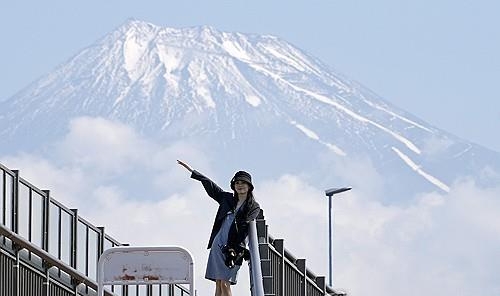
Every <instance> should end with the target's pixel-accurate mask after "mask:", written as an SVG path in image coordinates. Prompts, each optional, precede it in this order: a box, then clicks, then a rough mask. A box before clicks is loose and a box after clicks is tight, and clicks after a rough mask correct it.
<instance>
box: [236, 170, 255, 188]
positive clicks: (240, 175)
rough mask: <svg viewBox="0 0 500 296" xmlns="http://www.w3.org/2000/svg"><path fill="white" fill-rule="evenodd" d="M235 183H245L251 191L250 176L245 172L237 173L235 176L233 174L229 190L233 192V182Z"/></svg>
mask: <svg viewBox="0 0 500 296" xmlns="http://www.w3.org/2000/svg"><path fill="white" fill-rule="evenodd" d="M236 181H245V182H247V183H248V185H249V186H250V190H249V191H252V190H253V184H252V176H250V174H249V173H247V172H245V171H237V172H236V174H234V177H233V178H232V179H231V189H233V190H234V182H236Z"/></svg>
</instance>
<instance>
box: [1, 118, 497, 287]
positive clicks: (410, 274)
mask: <svg viewBox="0 0 500 296" xmlns="http://www.w3.org/2000/svg"><path fill="white" fill-rule="evenodd" d="M51 151H52V152H53V154H51V155H28V154H19V155H10V156H4V157H2V159H1V160H0V162H1V163H2V164H4V165H6V166H7V167H9V168H15V169H20V172H21V176H22V177H23V178H25V179H27V180H28V181H30V182H31V183H33V184H35V185H37V186H38V187H40V188H42V189H50V190H51V192H52V196H53V197H54V198H55V199H57V200H58V201H60V202H62V203H63V204H65V205H66V206H68V207H75V208H79V210H80V211H79V213H80V215H82V216H83V217H84V218H86V219H87V220H89V221H91V222H92V223H93V224H94V225H98V226H101V225H102V226H105V227H106V231H107V232H108V233H109V234H110V235H111V236H113V237H114V238H116V239H117V240H119V241H121V242H125V243H130V244H132V245H181V246H184V247H186V248H188V249H189V250H190V251H191V252H192V253H193V254H194V257H195V262H196V274H197V289H198V290H199V293H200V295H201V294H203V295H209V294H211V293H213V284H212V283H211V282H209V281H207V280H205V279H204V278H203V276H204V272H205V263H206V258H207V255H208V251H207V250H206V244H207V240H208V236H209V233H210V229H211V226H212V222H213V217H214V214H215V211H216V209H217V204H216V203H215V202H214V201H212V200H211V199H210V198H209V197H207V196H206V194H205V192H204V190H203V188H202V186H201V184H200V183H199V182H197V181H195V180H191V179H189V173H188V172H187V171H185V170H184V169H183V168H181V167H180V166H178V165H177V164H176V159H183V160H185V161H187V162H188V163H189V164H191V165H192V166H193V167H195V168H196V169H198V170H199V171H201V172H203V173H205V174H206V175H207V176H210V177H212V178H213V180H214V181H216V182H217V183H218V184H219V185H220V186H221V187H223V188H226V189H229V188H228V182H229V179H228V178H230V176H232V174H233V173H234V172H229V171H227V172H226V171H223V170H224V168H221V167H218V165H217V160H211V159H206V158H205V156H204V153H203V152H202V150H201V149H200V147H198V146H197V145H196V143H189V142H176V143H170V144H169V145H168V146H166V147H165V145H160V144H158V143H155V142H153V141H150V140H148V139H146V138H143V137H142V136H140V135H139V134H138V133H137V132H135V131H134V130H133V129H131V128H129V127H127V126H125V125H123V124H120V123H116V122H112V121H109V120H105V119H102V118H89V117H82V118H77V119H75V120H73V121H72V123H71V124H70V126H69V132H68V134H67V135H66V137H65V138H63V139H61V141H59V142H57V143H54V149H52V150H51ZM336 167H337V169H339V170H341V171H342V174H343V176H345V178H346V179H347V180H352V182H353V183H351V184H352V185H353V187H354V190H352V191H349V192H346V193H342V195H339V196H335V198H334V200H333V209H332V210H333V213H334V233H333V249H334V252H333V261H334V264H333V279H334V280H333V282H334V286H335V287H337V288H342V289H343V290H346V291H347V292H348V293H349V294H350V295H354V296H356V295H384V296H385V295H422V294H425V295H450V296H451V295H469V294H473V293H480V294H481V295H499V294H500V281H499V280H498V279H499V278H498V272H497V271H498V266H500V216H499V215H498V213H500V199H499V198H498V197H499V196H500V185H498V186H496V187H489V188H479V187H478V186H476V184H475V182H474V180H473V179H472V178H464V179H461V180H457V181H456V182H455V183H454V184H453V185H452V186H450V192H449V193H448V194H442V193H436V192H429V193H422V194H420V195H418V196H415V197H414V198H413V199H411V202H410V203H407V204H404V205H401V204H390V203H387V202H381V200H384V199H383V196H380V195H381V194H382V192H384V190H383V186H388V184H384V178H383V176H381V175H379V174H378V173H377V171H376V170H374V169H373V166H372V165H371V164H370V163H369V162H368V161H366V160H363V159H360V160H358V161H357V162H349V163H344V164H341V163H337V166H336ZM252 173H253V176H254V180H255V188H256V190H255V194H256V198H257V199H258V200H259V202H260V204H261V206H262V208H263V209H264V214H265V217H266V221H267V223H268V224H269V231H270V233H271V235H273V236H274V237H275V238H284V239H285V248H287V249H288V250H289V251H290V252H292V253H293V254H294V255H295V256H296V257H298V258H306V260H307V261H306V264H307V266H308V268H309V269H311V270H312V271H313V272H314V273H315V274H318V275H325V276H327V277H328V208H327V207H328V204H327V199H326V197H325V196H324V192H323V190H322V189H319V188H315V187H314V186H313V185H311V184H309V183H308V182H307V179H306V178H304V177H302V176H297V175H293V174H290V173H288V172H283V173H282V174H280V175H278V176H275V177H273V178H270V179H265V180H264V179H259V172H252ZM485 173H487V174H498V172H491V169H488V168H486V169H485ZM219 176H226V177H227V179H226V178H221V177H219ZM359 176H363V178H360V177H359ZM219 178H220V179H219ZM360 179H362V181H360ZM389 185H390V184H389ZM239 280H240V283H239V284H238V285H237V286H236V287H235V294H244V293H248V292H247V291H248V273H247V268H246V266H244V267H243V268H242V272H241V274H240V278H239Z"/></svg>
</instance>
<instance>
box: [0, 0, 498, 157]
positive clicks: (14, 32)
mask: <svg viewBox="0 0 500 296" xmlns="http://www.w3.org/2000/svg"><path fill="white" fill-rule="evenodd" d="M498 11H500V2H498V1H494V0H476V1H472V0H458V1H456V0H455V1H452V0H441V1H430V0H423V1H411V2H410V1H395V0H392V1H391V0H382V1H337V0H328V1H318V0H314V1H281V0H280V1H264V0H255V1H229V0H228V1H220V0H216V1H152V0H146V1H140V2H139V1H117V0H109V1H96V0H89V1H78V2H71V1H62V0H61V1H54V0H49V1H2V3H1V4H0V34H1V36H2V37H1V38H2V47H1V49H0V65H2V66H1V68H0V98H5V97H10V96H11V95H13V94H15V93H16V92H17V91H19V90H20V89H22V88H23V87H25V86H27V85H28V84H29V83H31V82H32V81H33V80H35V79H36V78H38V77H40V76H41V75H43V74H45V73H48V72H50V71H51V70H53V69H54V68H55V67H56V66H57V65H59V64H60V63H63V62H65V61H66V60H67V59H69V58H70V57H71V56H73V55H74V54H76V53H77V52H79V51H80V50H81V49H83V48H84V47H86V46H88V45H90V44H92V43H93V42H95V41H96V40H97V39H98V38H100V37H102V36H103V35H105V34H107V33H108V32H110V31H111V30H113V29H114V28H115V27H117V26H119V25H120V24H122V23H123V22H124V21H125V20H126V19H127V18H130V17H133V18H136V19H140V20H144V21H149V22H152V23H154V24H157V25H162V26H172V27H186V26H199V25H211V26H214V27H215V28H217V29H219V30H224V31H239V32H244V33H258V34H271V35H277V36H279V37H281V38H283V39H285V40H287V41H289V42H291V43H293V44H294V45H296V46H298V47H299V48H301V49H304V50H306V51H307V52H309V53H310V54H312V55H314V56H316V57H318V58H320V59H321V60H323V61H324V62H325V63H327V64H329V65H330V66H332V67H333V68H334V69H336V70H337V71H338V72H340V73H343V74H344V75H346V76H347V77H349V78H351V79H354V80H356V81H358V82H360V83H361V84H363V85H365V86H366V87H368V88H370V89H371V90H373V91H374V92H375V93H377V94H379V95H380V96H381V97H383V98H385V99H386V100H388V101H390V102H392V103H393V104H395V105H396V106H398V107H400V108H402V109H405V110H406V111H409V112H410V113H413V114H414V115H417V116H418V117H420V118H422V119H423V120H425V121H427V122H429V123H431V124H433V125H435V126H437V127H439V128H442V129H444V130H446V131H449V132H451V133H453V134H455V135H457V136H459V137H462V138H465V139H467V140H471V141H473V142H476V143H478V144H481V145H483V146H486V147H488V148H490V149H493V150H496V151H500V137H498V136H497V134H498V131H497V130H498V127H500V96H499V95H498V90H497V88H496V84H497V83H498V81H499V79H500V56H499V55H498V52H500V38H499V37H500V19H499V18H498V16H497V13H498Z"/></svg>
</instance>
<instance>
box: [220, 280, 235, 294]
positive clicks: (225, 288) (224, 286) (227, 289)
mask: <svg viewBox="0 0 500 296" xmlns="http://www.w3.org/2000/svg"><path fill="white" fill-rule="evenodd" d="M220 288H221V292H222V294H221V296H232V295H233V294H232V293H231V284H230V283H229V282H227V281H220Z"/></svg>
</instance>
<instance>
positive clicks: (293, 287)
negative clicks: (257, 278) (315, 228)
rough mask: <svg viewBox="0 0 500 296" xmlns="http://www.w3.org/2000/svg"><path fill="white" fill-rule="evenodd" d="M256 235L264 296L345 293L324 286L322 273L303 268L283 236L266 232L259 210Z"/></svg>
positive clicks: (321, 295)
mask: <svg viewBox="0 0 500 296" xmlns="http://www.w3.org/2000/svg"><path fill="white" fill-rule="evenodd" d="M257 236H258V240H259V253H260V260H261V268H262V279H263V286H264V295H266V296H326V295H346V293H345V292H342V291H338V290H334V289H333V288H331V287H329V286H327V285H326V279H325V277H324V276H317V275H315V274H314V273H312V272H311V271H310V270H309V269H307V268H306V260H305V259H297V258H295V257H294V256H293V255H292V254H291V253H290V252H289V251H288V250H287V249H285V246H284V240H283V239H275V238H273V237H271V236H270V235H269V234H268V225H266V221H265V220H264V215H263V212H262V211H261V213H260V215H259V217H258V218H257Z"/></svg>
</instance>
